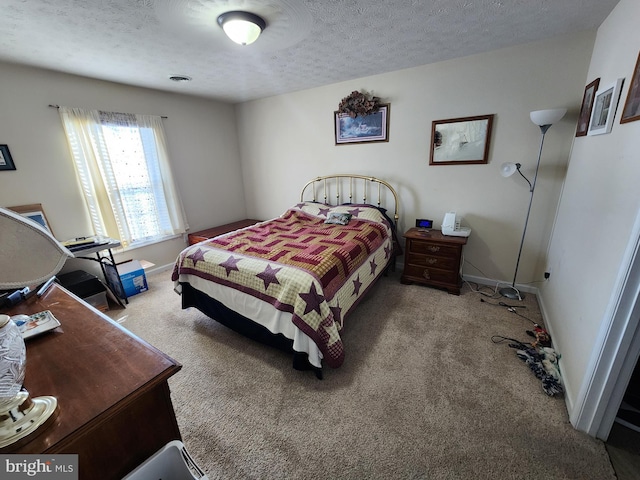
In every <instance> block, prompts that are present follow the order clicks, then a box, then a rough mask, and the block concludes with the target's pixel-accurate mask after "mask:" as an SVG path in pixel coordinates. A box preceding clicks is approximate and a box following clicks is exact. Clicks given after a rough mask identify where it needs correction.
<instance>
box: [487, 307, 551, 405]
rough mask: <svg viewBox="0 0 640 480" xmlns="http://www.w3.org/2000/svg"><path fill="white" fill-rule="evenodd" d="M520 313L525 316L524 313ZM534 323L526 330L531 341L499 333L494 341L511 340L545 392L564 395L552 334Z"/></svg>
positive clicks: (512, 308)
mask: <svg viewBox="0 0 640 480" xmlns="http://www.w3.org/2000/svg"><path fill="white" fill-rule="evenodd" d="M481 301H484V300H481ZM498 305H500V306H505V307H510V308H509V309H508V310H509V311H511V312H514V313H516V314H518V312H517V311H515V308H514V307H513V306H510V305H505V304H504V303H502V302H500V303H499V304H498ZM523 308H524V307H523ZM518 315H519V316H521V317H524V316H523V315H520V314H518ZM524 318H526V317H524ZM527 320H529V319H527ZM530 321H531V320H530ZM532 323H533V329H532V330H526V332H527V335H529V336H530V337H533V338H534V340H533V341H532V342H531V343H523V342H520V341H519V340H516V339H514V338H508V337H501V336H498V335H495V336H494V337H493V338H492V341H493V342H494V343H500V342H502V341H505V340H508V341H510V342H511V343H509V346H510V347H511V348H515V349H516V355H517V356H518V358H519V359H520V360H522V361H523V362H525V363H526V364H527V366H528V367H529V368H530V369H531V371H532V372H533V373H534V375H535V376H536V377H537V378H539V379H540V381H541V382H542V389H543V390H544V392H545V393H546V394H547V395H549V396H551V397H553V396H556V395H562V394H563V393H564V388H563V386H562V377H561V376H560V368H559V367H558V360H559V359H560V355H559V354H558V353H556V351H555V350H554V349H553V348H552V347H551V336H550V335H549V333H548V332H547V331H546V330H545V329H544V328H543V327H541V326H540V325H538V324H537V323H534V322H532Z"/></svg>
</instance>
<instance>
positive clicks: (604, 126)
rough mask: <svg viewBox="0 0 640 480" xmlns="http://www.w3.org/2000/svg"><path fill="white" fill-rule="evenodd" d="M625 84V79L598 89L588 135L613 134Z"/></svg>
mask: <svg viewBox="0 0 640 480" xmlns="http://www.w3.org/2000/svg"><path fill="white" fill-rule="evenodd" d="M623 83H624V78H619V79H617V80H616V81H615V82H613V83H609V84H607V85H605V86H604V87H601V88H598V91H597V92H596V98H595V99H594V101H593V111H592V112H591V119H590V121H589V130H588V132H587V135H602V134H604V133H611V129H612V128H613V119H614V118H615V116H616V109H617V108H618V101H619V100H620V92H621V91H622V84H623Z"/></svg>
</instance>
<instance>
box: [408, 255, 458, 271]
mask: <svg viewBox="0 0 640 480" xmlns="http://www.w3.org/2000/svg"><path fill="white" fill-rule="evenodd" d="M457 263H458V257H457V256H442V257H438V256H436V255H420V254H417V253H409V254H408V255H407V264H409V265H415V266H420V267H432V268H440V269H442V270H453V269H455V268H456V267H457Z"/></svg>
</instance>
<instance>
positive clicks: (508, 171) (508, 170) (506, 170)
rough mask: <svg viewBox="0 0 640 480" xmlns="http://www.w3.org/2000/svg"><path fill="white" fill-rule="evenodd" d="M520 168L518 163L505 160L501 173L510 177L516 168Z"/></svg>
mask: <svg viewBox="0 0 640 480" xmlns="http://www.w3.org/2000/svg"><path fill="white" fill-rule="evenodd" d="M517 169H518V165H517V164H515V163H511V162H505V163H503V164H502V165H501V166H500V175H502V176H503V177H510V176H511V175H513V174H514V173H516V170H517Z"/></svg>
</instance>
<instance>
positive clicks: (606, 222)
mask: <svg viewBox="0 0 640 480" xmlns="http://www.w3.org/2000/svg"><path fill="white" fill-rule="evenodd" d="M638 18H640V3H638V2H637V0H621V1H620V3H619V4H618V6H617V7H616V8H615V9H614V10H613V12H612V13H611V14H610V15H609V17H608V18H607V19H606V20H605V22H604V23H603V24H602V25H601V26H600V28H599V29H598V32H597V37H596V42H595V46H594V49H593V55H592V58H591V64H590V66H589V71H588V74H587V76H586V77H584V78H583V84H584V85H586V84H588V83H590V82H591V81H592V80H594V79H595V78H598V77H599V78H600V85H601V86H606V85H607V84H609V83H610V82H613V81H615V80H616V79H617V78H625V84H624V87H623V89H622V95H621V97H620V103H619V105H618V110H617V113H616V116H615V122H614V124H613V130H612V132H611V133H610V134H607V135H598V136H593V137H579V138H576V139H575V142H574V146H573V151H572V153H571V158H570V163H569V169H568V171H567V176H566V180H565V186H564V190H563V192H562V198H561V201H560V205H559V209H558V216H557V221H556V226H555V229H554V232H553V236H552V240H551V243H550V248H549V265H550V266H551V269H552V274H551V278H550V279H549V282H547V283H546V284H545V285H543V288H542V289H541V295H540V298H541V302H542V304H543V308H544V310H545V312H546V315H547V317H548V318H549V319H550V321H551V322H552V323H551V325H550V327H551V329H552V333H553V337H554V343H555V346H556V348H558V349H559V350H560V351H561V353H562V359H561V361H560V366H561V369H562V374H563V378H564V381H565V386H566V390H567V400H568V403H569V409H570V413H571V410H572V408H573V405H574V404H575V402H576V399H577V396H578V394H579V393H580V391H581V389H583V388H585V386H586V385H587V383H586V382H589V381H590V380H591V375H592V372H590V371H589V365H590V361H591V360H592V359H593V358H595V357H594V356H597V355H598V354H599V349H600V345H599V344H598V342H599V341H600V340H601V337H600V336H599V334H600V332H606V329H607V328H608V325H609V323H610V321H611V310H610V307H611V304H612V302H615V301H616V300H617V297H618V295H619V291H617V290H616V281H617V279H618V276H619V275H620V274H623V273H624V272H625V271H626V269H627V267H628V265H626V264H625V263H624V262H623V255H624V253H625V250H626V248H627V245H628V244H629V243H630V242H631V243H635V241H636V240H637V239H635V238H630V236H631V232H632V228H633V226H634V223H635V222H636V219H637V217H638V215H639V213H640V210H639V206H640V195H639V194H638V192H639V189H638V185H640V153H639V152H640V151H639V150H638V139H639V138H640V121H636V122H632V123H626V124H620V117H621V114H622V110H623V107H624V102H625V100H626V96H627V92H628V90H629V84H630V82H631V76H632V73H633V68H634V66H635V64H636V60H637V58H638V50H639V48H640V47H639V46H640V30H638V22H637V19H638ZM576 407H579V405H577V406H576Z"/></svg>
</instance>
